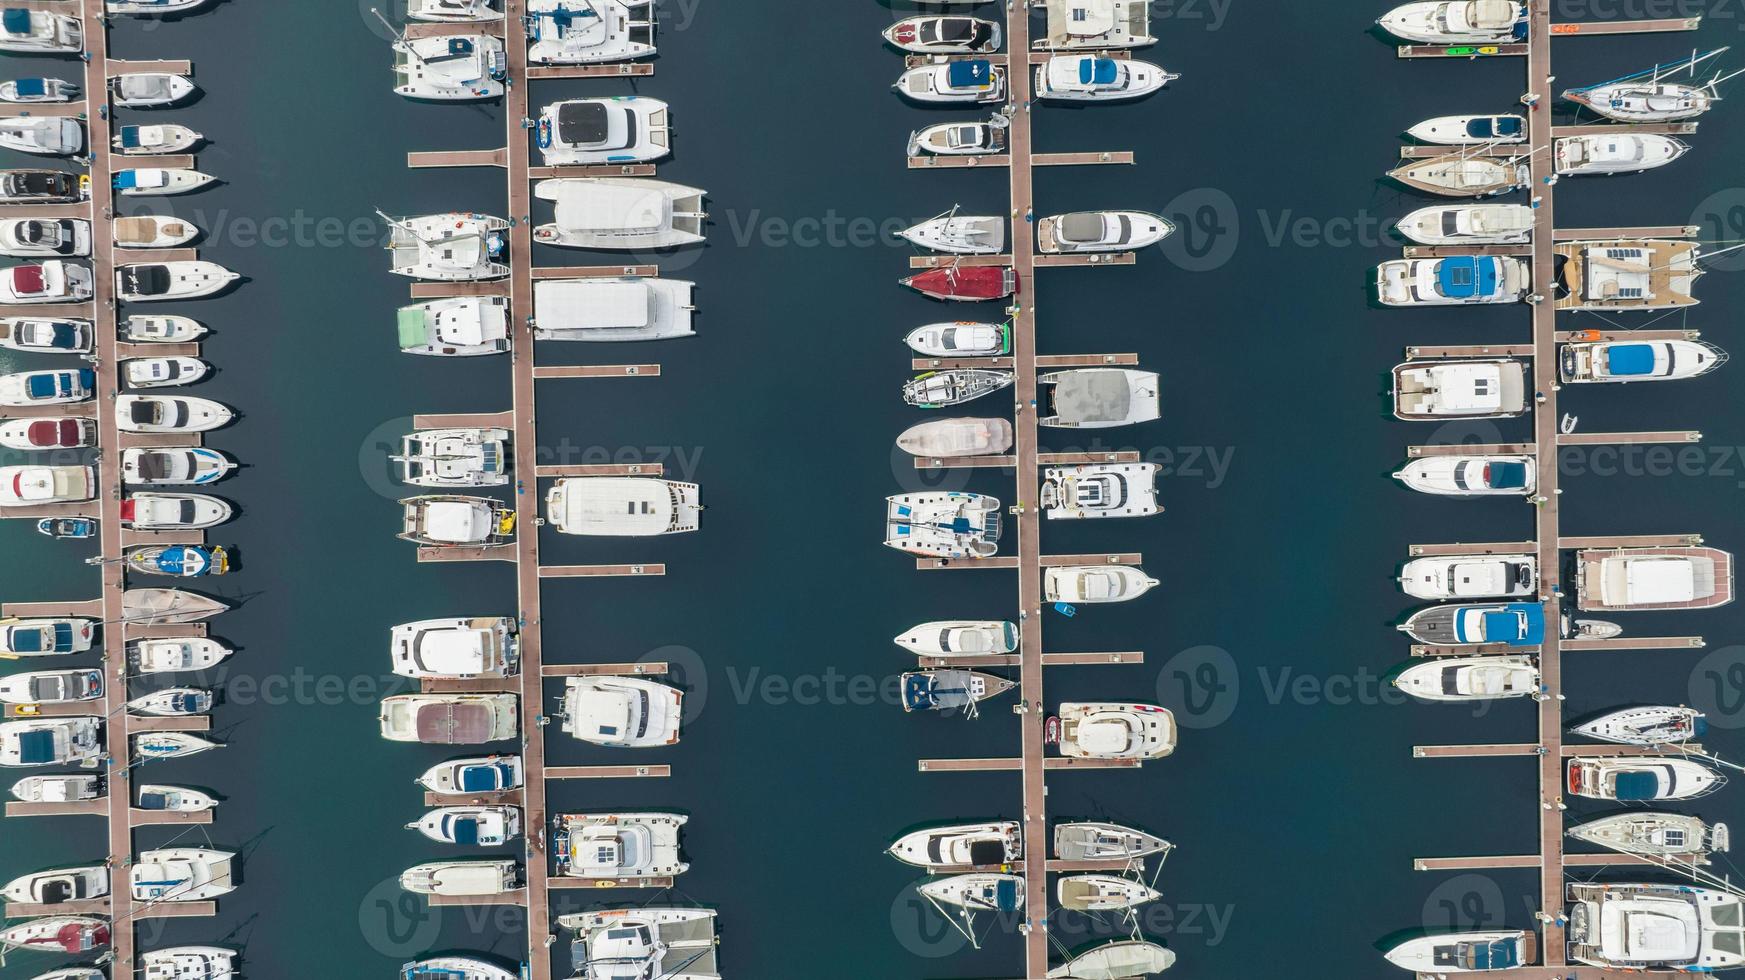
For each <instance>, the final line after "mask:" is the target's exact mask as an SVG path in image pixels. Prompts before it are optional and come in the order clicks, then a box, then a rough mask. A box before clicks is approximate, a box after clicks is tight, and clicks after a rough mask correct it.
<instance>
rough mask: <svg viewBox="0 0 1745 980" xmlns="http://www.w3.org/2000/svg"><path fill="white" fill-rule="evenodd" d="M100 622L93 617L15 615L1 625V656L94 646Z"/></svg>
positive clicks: (43, 654)
mask: <svg viewBox="0 0 1745 980" xmlns="http://www.w3.org/2000/svg"><path fill="white" fill-rule="evenodd" d="M96 625H97V624H96V623H95V622H93V621H92V620H89V619H72V618H67V619H61V618H52V619H50V618H44V619H12V620H10V621H9V622H7V623H5V624H4V625H0V657H4V658H6V659H9V660H10V659H16V658H18V657H46V656H54V655H56V654H63V653H84V652H85V651H87V650H89V649H91V644H92V636H93V633H94V630H95V627H96Z"/></svg>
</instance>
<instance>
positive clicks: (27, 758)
mask: <svg viewBox="0 0 1745 980" xmlns="http://www.w3.org/2000/svg"><path fill="white" fill-rule="evenodd" d="M18 761H19V763H20V764H21V765H26V766H46V765H48V764H49V763H51V762H54V761H55V733H54V732H25V733H23V734H21V735H19V736H18Z"/></svg>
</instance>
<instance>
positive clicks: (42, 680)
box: [0, 667, 103, 704]
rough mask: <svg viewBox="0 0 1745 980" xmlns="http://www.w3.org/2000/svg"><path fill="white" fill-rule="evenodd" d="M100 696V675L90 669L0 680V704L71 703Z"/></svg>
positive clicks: (29, 673)
mask: <svg viewBox="0 0 1745 980" xmlns="http://www.w3.org/2000/svg"><path fill="white" fill-rule="evenodd" d="M102 696H103V672H102V671H100V670H94V669H92V668H89V667H81V668H76V669H73V670H32V671H26V672H24V673H22V674H8V675H6V676H4V677H0V703H5V704H72V703H75V702H78V701H95V700H97V699H98V698H100V697H102Z"/></svg>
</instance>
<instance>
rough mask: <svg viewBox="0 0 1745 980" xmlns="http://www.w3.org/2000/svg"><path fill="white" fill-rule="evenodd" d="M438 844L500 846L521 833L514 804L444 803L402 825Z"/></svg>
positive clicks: (517, 809) (517, 810) (519, 810)
mask: <svg viewBox="0 0 1745 980" xmlns="http://www.w3.org/2000/svg"><path fill="white" fill-rule="evenodd" d="M406 829H407V830H416V831H418V832H419V833H421V834H423V835H424V836H425V837H428V838H430V839H431V840H433V841H436V842H438V843H442V844H459V845H461V846H462V847H502V846H503V845H505V844H508V843H509V842H510V841H512V840H514V839H516V838H517V837H520V836H521V808H520V807H518V806H494V805H493V806H444V807H437V808H436V809H434V810H431V811H429V812H428V813H426V814H425V815H424V816H423V817H422V818H420V819H418V820H414V821H412V822H411V823H409V824H407V825H406Z"/></svg>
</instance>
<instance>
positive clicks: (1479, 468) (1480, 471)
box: [1394, 456, 1539, 497]
mask: <svg viewBox="0 0 1745 980" xmlns="http://www.w3.org/2000/svg"><path fill="white" fill-rule="evenodd" d="M1538 475H1539V474H1538V469H1537V464H1536V463H1535V461H1534V459H1533V457H1531V456H1424V457H1422V458H1419V459H1414V460H1412V461H1411V462H1410V463H1407V464H1406V465H1405V466H1403V467H1401V468H1400V469H1399V470H1397V471H1395V473H1394V479H1396V480H1399V481H1400V482H1401V483H1404V484H1405V485H1406V486H1408V487H1410V488H1412V489H1413V490H1416V491H1418V492H1419V493H1434V494H1439V495H1442V496H1446V497H1484V496H1497V495H1502V496H1508V495H1511V494H1513V495H1517V496H1520V495H1525V494H1531V493H1532V492H1533V491H1534V490H1535V489H1537V486H1538Z"/></svg>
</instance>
